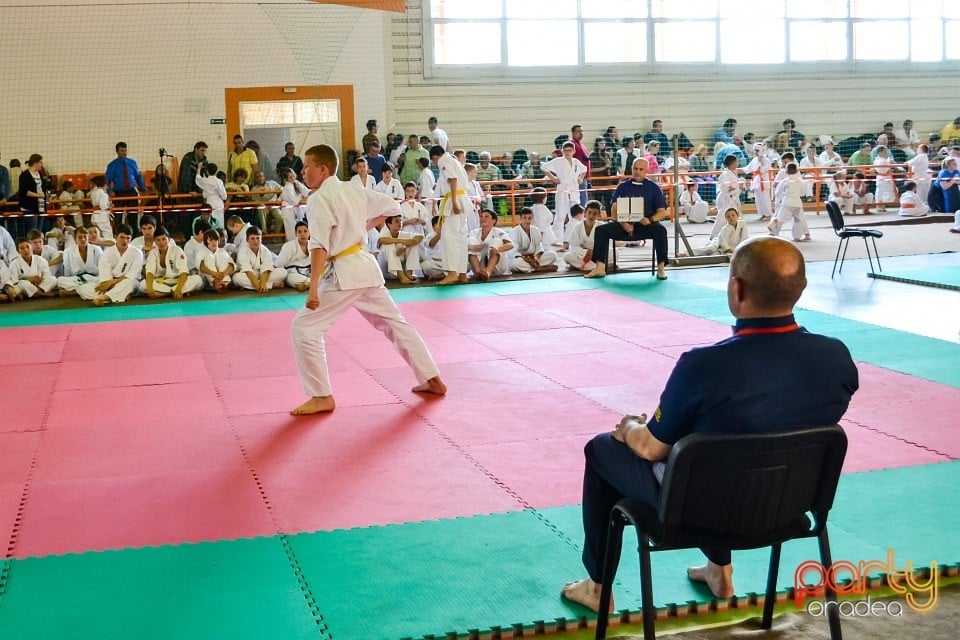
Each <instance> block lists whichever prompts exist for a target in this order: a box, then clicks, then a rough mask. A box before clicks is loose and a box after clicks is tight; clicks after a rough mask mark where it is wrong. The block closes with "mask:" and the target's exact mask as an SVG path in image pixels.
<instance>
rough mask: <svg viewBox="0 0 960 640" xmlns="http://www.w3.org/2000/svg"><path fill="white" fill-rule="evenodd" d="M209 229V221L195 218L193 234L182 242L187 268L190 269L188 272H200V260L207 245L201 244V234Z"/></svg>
mask: <svg viewBox="0 0 960 640" xmlns="http://www.w3.org/2000/svg"><path fill="white" fill-rule="evenodd" d="M209 230H210V223H209V222H205V221H203V220H197V222H196V224H194V225H193V235H192V236H190V239H189V240H187V241H186V242H184V243H183V253H184V254H186V256H187V268H188V269H190V273H193V274H199V273H200V262H201V261H202V260H203V256H204V255H205V254H206V253H207V247H206V246H204V244H203V234H205V233H206V232H207V231H209Z"/></svg>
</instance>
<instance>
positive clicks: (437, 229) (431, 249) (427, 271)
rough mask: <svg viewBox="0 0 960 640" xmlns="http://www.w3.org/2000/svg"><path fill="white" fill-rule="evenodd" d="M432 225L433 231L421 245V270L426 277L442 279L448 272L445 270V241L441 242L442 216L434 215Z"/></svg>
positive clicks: (431, 220)
mask: <svg viewBox="0 0 960 640" xmlns="http://www.w3.org/2000/svg"><path fill="white" fill-rule="evenodd" d="M430 227H431V228H432V229H433V231H431V232H430V234H429V235H428V236H427V237H426V239H424V241H423V243H422V244H421V245H420V246H421V248H422V250H421V252H420V254H421V257H420V270H421V271H423V275H424V277H425V278H427V279H429V280H440V279H442V278H443V277H444V276H445V275H447V272H446V271H444V270H443V243H442V242H440V233H441V224H440V216H433V218H431V219H430Z"/></svg>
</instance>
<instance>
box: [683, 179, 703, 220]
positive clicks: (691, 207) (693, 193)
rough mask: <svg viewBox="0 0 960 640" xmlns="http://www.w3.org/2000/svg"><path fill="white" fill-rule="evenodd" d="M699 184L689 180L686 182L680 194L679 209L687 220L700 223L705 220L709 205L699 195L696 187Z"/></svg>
mask: <svg viewBox="0 0 960 640" xmlns="http://www.w3.org/2000/svg"><path fill="white" fill-rule="evenodd" d="M699 187H700V185H699V184H697V183H696V182H694V181H693V180H691V181H690V182H688V183H687V184H686V188H685V189H684V190H683V193H681V194H680V210H681V211H683V215H684V216H686V218H687V222H691V223H693V224H701V223H703V222H706V221H707V214H708V213H709V212H710V205H708V204H707V203H706V201H705V200H704V199H703V198H701V197H700V193H699V192H698V191H697V189H698V188H699Z"/></svg>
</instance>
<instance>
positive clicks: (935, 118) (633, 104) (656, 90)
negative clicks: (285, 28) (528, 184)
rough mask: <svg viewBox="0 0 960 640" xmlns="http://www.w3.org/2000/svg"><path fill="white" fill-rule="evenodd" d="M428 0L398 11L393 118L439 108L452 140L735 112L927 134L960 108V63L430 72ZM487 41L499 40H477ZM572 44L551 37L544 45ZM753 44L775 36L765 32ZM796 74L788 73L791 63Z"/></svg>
mask: <svg viewBox="0 0 960 640" xmlns="http://www.w3.org/2000/svg"><path fill="white" fill-rule="evenodd" d="M421 4H423V2H422V0H407V13H406V15H404V16H394V17H393V18H392V27H391V30H392V45H393V46H392V52H393V56H394V60H393V71H394V78H393V83H394V86H393V100H392V101H391V104H392V107H393V111H392V113H391V117H392V118H391V122H393V127H394V130H397V131H401V132H403V133H412V132H414V131H417V132H425V131H426V129H427V127H426V120H427V118H428V117H429V116H430V115H434V114H435V115H437V116H438V117H439V119H440V121H441V127H443V128H444V129H445V130H446V131H447V133H448V134H449V135H450V139H451V144H452V145H454V146H456V147H462V148H466V149H474V150H478V151H479V150H482V149H488V150H490V151H491V152H493V153H495V154H496V153H501V152H503V151H508V150H510V151H512V150H513V149H516V148H520V147H524V148H528V149H536V150H549V149H552V148H553V139H554V137H556V136H557V135H558V134H561V133H569V131H570V125H571V124H573V123H574V122H579V123H581V124H583V126H584V128H585V132H586V138H587V140H588V142H589V143H590V144H592V141H593V137H594V136H596V135H599V134H600V133H602V131H603V130H604V129H606V127H607V126H608V125H616V126H617V127H618V128H619V130H620V132H621V134H623V133H627V132H629V133H632V132H635V131H640V132H646V131H648V130H649V128H650V122H651V121H652V120H654V119H658V118H659V119H662V120H663V121H664V128H665V131H666V132H667V133H668V134H672V133H676V132H679V131H683V132H685V133H686V134H687V135H688V136H689V137H690V138H691V139H692V140H693V141H694V142H706V141H707V140H706V138H708V137H709V135H710V134H712V132H713V131H714V130H715V129H716V128H717V127H718V126H719V125H720V124H721V123H722V121H723V120H724V119H725V118H727V117H733V118H736V119H737V120H738V121H739V126H738V128H737V131H738V132H739V133H746V132H748V131H752V132H754V133H756V134H758V135H760V136H765V135H769V134H771V133H775V132H777V131H779V130H780V128H781V126H780V123H781V122H782V121H783V120H784V118H787V117H790V118H793V119H794V120H795V121H796V122H797V129H798V130H799V131H802V132H803V133H805V134H807V135H808V136H814V135H819V134H821V133H829V134H834V135H840V136H846V135H853V134H860V133H867V132H874V133H875V132H879V131H880V130H881V128H882V125H883V123H884V122H887V121H892V122H894V124H895V125H897V126H899V125H900V123H902V122H903V120H904V119H905V118H911V119H912V120H913V121H914V122H915V128H916V129H917V131H918V132H919V133H920V134H921V137H923V138H925V137H926V135H927V134H929V133H930V132H934V131H936V132H939V131H940V129H941V128H942V127H943V125H944V124H946V123H947V122H949V121H951V120H953V118H954V117H956V116H958V115H960V71H958V65H956V64H952V65H950V66H949V67H947V66H946V65H932V66H928V67H926V68H923V67H911V68H905V67H901V68H900V69H899V70H898V69H897V68H896V66H895V65H890V64H886V63H876V64H872V65H869V64H863V63H859V64H857V65H850V64H845V65H842V67H843V68H842V73H841V72H838V67H837V66H832V67H829V68H827V67H813V68H811V69H808V70H807V71H806V72H805V73H803V74H802V75H801V74H797V73H796V67H793V68H791V69H787V68H785V67H783V66H779V67H777V66H774V67H764V68H742V67H741V68H738V69H733V68H730V67H722V68H721V67H718V66H714V67H712V68H709V69H701V70H700V72H699V73H697V72H692V73H691V72H690V70H689V68H688V67H684V66H679V67H672V68H671V67H667V66H666V65H661V67H660V68H658V69H656V71H657V72H658V75H650V74H648V75H643V74H641V73H640V72H637V71H633V70H628V71H626V72H625V75H623V77H622V78H621V77H610V76H609V75H608V76H607V77H606V78H602V77H597V74H593V75H592V77H591V76H588V75H587V74H585V73H578V72H575V71H574V72H570V74H569V77H562V78H558V77H557V76H550V75H547V73H546V72H545V73H543V74H540V75H529V74H528V75H527V76H526V77H517V76H506V75H504V74H500V76H499V77H497V76H487V77H484V76H482V75H480V73H477V72H471V73H464V74H461V75H460V77H457V78H447V79H438V78H433V79H425V78H424V73H423V68H424V67H423V51H422V50H421V43H422V34H421V32H422V20H421V14H420V8H421ZM477 46H478V47H482V46H499V45H498V43H485V42H478V43H477ZM554 46H563V43H560V42H553V41H552V40H551V38H550V37H549V35H548V34H545V37H544V49H545V51H548V50H549V48H550V47H554ZM748 46H766V43H764V42H763V41H762V40H758V41H757V43H756V44H753V43H748ZM788 72H789V73H790V74H791V75H787V73H788Z"/></svg>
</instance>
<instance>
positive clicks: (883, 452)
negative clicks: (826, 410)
mask: <svg viewBox="0 0 960 640" xmlns="http://www.w3.org/2000/svg"><path fill="white" fill-rule="evenodd" d="M841 425H842V426H843V430H844V431H845V432H846V434H847V457H846V459H845V460H844V464H843V472H844V473H856V472H858V471H871V470H873V469H891V468H894V467H909V466H913V465H917V464H930V463H933V462H946V461H947V460H949V458H947V457H946V456H943V455H940V454H937V453H934V452H933V451H930V450H929V449H924V448H922V447H919V446H917V445H914V444H910V443H907V442H904V441H903V440H898V439H896V438H894V437H891V436H888V435H884V434H882V433H879V432H877V431H874V430H872V429H868V428H866V427H862V426H860V425H857V424H854V423H852V422H850V421H849V420H843V421H842V422H841Z"/></svg>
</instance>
